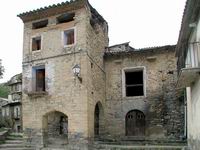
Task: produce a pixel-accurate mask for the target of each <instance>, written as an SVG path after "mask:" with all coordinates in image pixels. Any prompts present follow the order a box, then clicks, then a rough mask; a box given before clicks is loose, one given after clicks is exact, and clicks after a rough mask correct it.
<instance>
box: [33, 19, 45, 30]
mask: <svg viewBox="0 0 200 150" xmlns="http://www.w3.org/2000/svg"><path fill="white" fill-rule="evenodd" d="M47 25H48V20H42V21H39V22H35V23H33V24H32V29H39V28H44V27H46V26H47Z"/></svg>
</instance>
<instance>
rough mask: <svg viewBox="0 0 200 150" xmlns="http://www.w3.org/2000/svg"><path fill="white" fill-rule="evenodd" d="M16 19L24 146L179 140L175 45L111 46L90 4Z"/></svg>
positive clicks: (81, 1) (78, 2) (105, 26)
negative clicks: (20, 27) (20, 32)
mask: <svg viewBox="0 0 200 150" xmlns="http://www.w3.org/2000/svg"><path fill="white" fill-rule="evenodd" d="M18 16H19V17H20V18H21V19H22V20H23V22H24V45H23V73H22V74H23V94H22V95H23V96H22V104H23V110H22V111H23V130H24V135H25V137H24V138H25V139H26V142H27V144H29V145H32V146H36V147H37V148H42V147H65V148H66V149H80V148H81V149H90V147H89V145H90V146H91V145H92V143H93V141H94V140H104V141H106V140H109V141H110V140H112V141H116V142H117V141H122V140H135V139H137V140H138V139H139V140H142V141H151V140H158V141H167V140H170V139H171V140H180V137H181V136H182V134H183V123H182V122H183V116H184V111H183V102H182V101H181V99H179V94H178V93H177V92H176V90H175V83H176V59H175V56H174V55H175V47H174V46H163V47H155V48H144V49H134V48H132V47H131V46H129V43H124V44H119V45H115V46H111V47H108V42H109V39H108V24H107V22H106V21H105V20H104V19H103V17H102V16H101V15H100V14H99V13H98V12H97V11H96V10H95V9H94V8H93V7H92V6H91V5H90V4H89V2H88V1H87V0H75V1H70V2H65V3H61V4H57V5H53V6H48V7H45V8H40V9H37V10H34V11H30V12H26V13H22V14H20V15H18ZM91 149H94V148H91Z"/></svg>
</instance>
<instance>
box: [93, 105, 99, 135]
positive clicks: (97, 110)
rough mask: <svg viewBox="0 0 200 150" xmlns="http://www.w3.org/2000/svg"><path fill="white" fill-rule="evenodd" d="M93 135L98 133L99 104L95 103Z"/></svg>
mask: <svg viewBox="0 0 200 150" xmlns="http://www.w3.org/2000/svg"><path fill="white" fill-rule="evenodd" d="M94 115H95V117H94V135H95V136H97V135H99V105H98V104H97V105H96V107H95V112H94Z"/></svg>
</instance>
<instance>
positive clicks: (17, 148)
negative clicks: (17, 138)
mask: <svg viewBox="0 0 200 150" xmlns="http://www.w3.org/2000/svg"><path fill="white" fill-rule="evenodd" d="M0 150H35V149H34V148H29V147H14V148H11V147H9V148H0Z"/></svg>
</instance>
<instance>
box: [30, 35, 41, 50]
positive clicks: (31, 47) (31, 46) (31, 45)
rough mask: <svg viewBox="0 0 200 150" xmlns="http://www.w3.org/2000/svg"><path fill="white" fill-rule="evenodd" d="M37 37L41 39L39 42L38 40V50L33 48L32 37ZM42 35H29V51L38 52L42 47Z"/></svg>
mask: <svg viewBox="0 0 200 150" xmlns="http://www.w3.org/2000/svg"><path fill="white" fill-rule="evenodd" d="M38 37H40V39H41V42H40V49H39V50H33V39H34V38H38ZM42 41H43V36H42V35H35V36H32V37H31V39H30V51H31V52H33V53H35V52H40V51H41V50H42V47H43V44H42V43H43V42H42Z"/></svg>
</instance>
